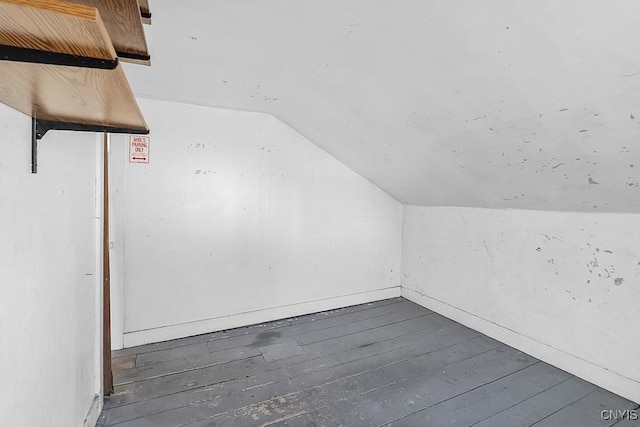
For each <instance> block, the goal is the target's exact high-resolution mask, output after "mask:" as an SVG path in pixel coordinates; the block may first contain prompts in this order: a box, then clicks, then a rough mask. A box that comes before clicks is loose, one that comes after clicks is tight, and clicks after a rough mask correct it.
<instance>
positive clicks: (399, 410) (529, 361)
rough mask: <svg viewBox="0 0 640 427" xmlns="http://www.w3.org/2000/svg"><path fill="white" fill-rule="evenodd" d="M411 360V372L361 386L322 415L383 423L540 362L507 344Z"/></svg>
mask: <svg viewBox="0 0 640 427" xmlns="http://www.w3.org/2000/svg"><path fill="white" fill-rule="evenodd" d="M411 362H412V363H411V365H410V366H409V367H407V369H409V370H410V371H411V372H412V376H410V377H408V378H405V379H403V380H400V381H395V382H392V383H389V384H388V385H387V384H384V383H383V382H381V383H379V384H376V385H375V387H372V388H371V389H367V388H363V389H362V390H363V392H362V394H360V395H358V396H355V397H352V398H346V399H341V400H340V401H339V402H337V403H336V404H334V405H333V406H331V408H330V412H329V413H327V414H325V416H327V417H328V418H329V419H335V420H337V421H338V422H339V423H341V424H343V425H348V426H351V425H384V424H387V423H389V422H391V421H393V420H397V419H399V418H402V417H405V416H407V415H410V414H412V413H413V412H415V408H425V407H429V406H432V405H435V404H437V403H440V402H442V401H445V400H447V399H451V398H453V397H456V396H458V395H460V394H463V393H466V392H468V391H470V390H473V389H474V388H477V387H480V386H482V385H483V384H486V383H488V382H491V381H496V380H498V379H500V378H502V377H505V376H507V375H510V374H513V373H515V372H518V371H520V370H522V369H525V368H527V367H528V366H531V365H533V364H535V363H539V362H538V361H537V360H536V359H534V358H532V357H531V356H528V355H526V354H524V353H522V352H519V351H517V350H515V349H512V348H510V347H506V346H505V347H500V348H498V349H496V350H492V351H490V352H486V353H482V354H480V355H479V356H475V357H473V358H471V359H464V360H462V361H461V362H457V363H454V364H446V361H444V360H443V359H438V358H435V359H434V358H426V357H425V359H424V360H419V359H412V360H411Z"/></svg>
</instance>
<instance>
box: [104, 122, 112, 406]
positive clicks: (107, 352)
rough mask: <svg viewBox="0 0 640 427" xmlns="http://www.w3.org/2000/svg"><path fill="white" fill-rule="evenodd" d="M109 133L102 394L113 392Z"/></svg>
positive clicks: (105, 156)
mask: <svg viewBox="0 0 640 427" xmlns="http://www.w3.org/2000/svg"><path fill="white" fill-rule="evenodd" d="M108 144H109V135H108V134H107V133H105V134H104V139H103V144H102V145H103V166H102V168H103V183H104V188H103V203H102V206H103V212H102V227H103V228H102V242H103V243H102V301H103V307H102V346H103V347H102V375H103V384H104V390H103V391H104V395H105V396H108V395H110V394H111V393H113V373H112V372H111V284H110V279H111V275H110V268H109V149H108Z"/></svg>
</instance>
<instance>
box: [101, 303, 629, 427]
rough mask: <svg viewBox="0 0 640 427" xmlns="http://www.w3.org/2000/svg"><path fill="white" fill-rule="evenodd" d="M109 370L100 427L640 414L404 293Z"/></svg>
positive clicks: (154, 349)
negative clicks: (110, 391)
mask: <svg viewBox="0 0 640 427" xmlns="http://www.w3.org/2000/svg"><path fill="white" fill-rule="evenodd" d="M113 364H114V369H115V373H114V377H115V378H114V380H115V384H116V387H115V394H114V395H113V396H111V397H108V398H107V399H106V401H105V409H104V411H103V412H102V414H101V416H100V420H99V422H98V426H113V425H115V426H119V427H124V426H136V427H142V426H149V427H151V426H152V427H163V426H192V427H205V426H207V427H212V426H264V425H277V426H305V427H310V426H336V425H343V426H383V425H384V426H387V425H393V426H471V425H473V426H483V427H487V426H491V427H493V426H508V427H514V426H532V425H535V426H537V427H543V426H560V427H567V426H580V427H585V426H610V425H614V424H615V423H616V422H615V421H613V420H611V421H605V420H603V419H602V417H601V415H600V414H601V411H602V410H608V409H611V410H625V409H637V408H638V405H637V404H635V403H632V402H630V401H628V400H625V399H622V398H621V397H619V396H616V395H614V394H612V393H609V392H607V391H605V390H603V389H600V388H598V387H596V386H594V385H592V384H590V383H587V382H585V381H583V380H581V379H579V378H576V377H574V376H572V375H570V374H568V373H566V372H564V371H561V370H559V369H557V368H554V367H552V366H550V365H548V364H546V363H542V362H540V361H538V360H537V359H534V358H533V357H531V356H529V355H527V354H524V353H522V352H520V351H517V350H515V349H513V348H511V347H508V346H505V345H503V344H501V343H499V342H497V341H495V340H493V339H491V338H488V337H486V336H484V335H482V334H480V333H478V332H475V331H473V330H471V329H468V328H466V327H464V326H462V325H460V324H458V323H455V322H453V321H451V320H449V319H447V318H445V317H443V316H440V315H439V314H436V313H433V312H431V311H429V310H427V309H425V308H422V307H420V306H418V305H416V304H413V303H411V302H409V301H407V300H404V299H402V298H395V299H390V300H385V301H379V302H375V303H371V304H364V305H358V306H353V307H347V308H343V309H339V310H332V311H327V312H323V313H317V314H312V315H308V316H301V317H296V318H292V319H286V320H280V321H276V322H271V323H265V324H260V325H254V326H250V327H246V328H239V329H233V330H229V331H224V332H216V333H211V334H206V335H200V336H196V337H189V338H183V339H179V340H173V341H167V342H163V343H159V344H150V345H146V346H141V347H135V348H130V349H125V350H121V351H116V352H114V359H113ZM633 425H638V426H640V423H638V422H630V421H623V422H620V423H618V424H617V427H623V426H624V427H629V426H633Z"/></svg>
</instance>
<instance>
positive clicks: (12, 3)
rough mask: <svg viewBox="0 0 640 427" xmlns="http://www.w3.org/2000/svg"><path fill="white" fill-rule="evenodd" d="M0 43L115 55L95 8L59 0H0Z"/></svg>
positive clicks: (79, 53) (51, 49)
mask: <svg viewBox="0 0 640 427" xmlns="http://www.w3.org/2000/svg"><path fill="white" fill-rule="evenodd" d="M0 44H2V45H6V46H14V47H19V48H26V49H33V50H41V51H47V52H58V53H66V54H71V55H77V56H84V57H91V58H101V59H114V58H115V57H116V52H115V50H114V48H113V44H112V43H111V41H110V40H109V36H108V33H107V30H106V28H105V27H104V25H103V23H102V21H100V17H99V16H98V13H97V11H96V9H93V8H89V7H85V6H79V5H75V4H71V3H66V2H62V1H47V0H2V1H0Z"/></svg>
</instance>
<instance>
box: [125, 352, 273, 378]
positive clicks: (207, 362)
mask: <svg viewBox="0 0 640 427" xmlns="http://www.w3.org/2000/svg"><path fill="white" fill-rule="evenodd" d="M260 355H261V352H260V349H258V348H255V347H240V348H233V349H229V350H222V351H217V352H214V353H209V352H207V353H205V354H201V355H197V356H194V357H186V358H183V359H172V360H168V361H166V362H162V363H156V364H154V365H147V366H142V367H135V368H131V369H125V370H120V371H118V372H114V374H113V381H114V385H116V386H120V385H125V384H130V383H132V382H134V381H142V380H149V379H153V378H158V377H162V376H167V375H173V374H178V373H181V372H187V371H193V370H196V369H202V368H207V367H211V366H215V365H220V364H222V363H227V362H232V361H234V360H244V359H247V358H249V357H253V356H260Z"/></svg>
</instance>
